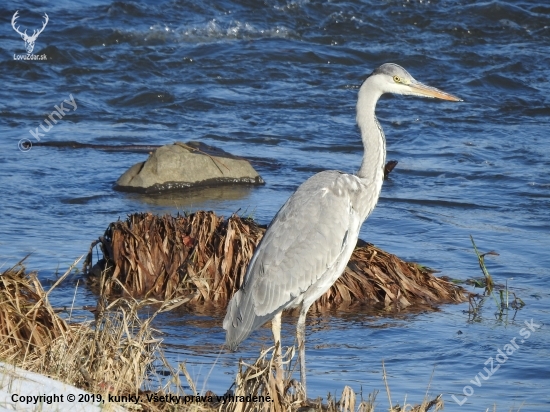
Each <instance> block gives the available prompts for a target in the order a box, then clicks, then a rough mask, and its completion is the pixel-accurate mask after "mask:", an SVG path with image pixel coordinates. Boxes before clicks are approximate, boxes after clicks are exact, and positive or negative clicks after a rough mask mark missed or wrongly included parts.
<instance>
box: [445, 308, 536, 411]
mask: <svg viewBox="0 0 550 412" xmlns="http://www.w3.org/2000/svg"><path fill="white" fill-rule="evenodd" d="M525 326H526V327H525V328H521V329H520V331H519V336H520V337H521V339H519V338H518V337H517V336H515V337H514V338H512V339H510V343H507V344H505V345H504V346H503V348H502V349H500V348H498V349H497V354H496V356H495V357H494V359H493V357H492V356H491V357H489V358H488V359H487V360H486V361H485V362H484V365H486V366H485V367H484V368H483V371H481V372H478V373H477V375H476V376H475V377H474V379H472V380H470V383H471V384H472V385H473V386H477V387H478V388H481V386H482V385H483V382H484V381H486V380H488V379H489V378H490V377H491V376H493V374H494V373H495V372H496V371H497V370H498V369H499V368H500V367H501V366H502V365H504V364H505V363H506V361H507V360H508V357H509V356H512V355H513V354H514V352H515V351H516V350H518V349H519V348H520V344H522V343H524V342H525V341H526V340H527V339H529V337H530V336H531V333H534V332H535V331H536V330H537V329H540V327H541V326H542V325H540V324H536V323H535V322H534V321H533V319H531V320H530V321H525ZM518 340H519V343H518V342H517V341H518ZM484 372H485V373H484ZM473 386H471V385H466V386H464V388H463V389H462V393H463V394H464V397H463V398H462V399H458V398H457V397H456V396H455V395H451V398H453V400H454V401H455V402H456V403H458V405H459V406H462V405H464V403H465V402H466V401H467V400H468V398H469V397H470V396H472V395H473V394H474V387H473Z"/></svg>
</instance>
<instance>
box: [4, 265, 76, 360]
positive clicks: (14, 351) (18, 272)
mask: <svg viewBox="0 0 550 412" xmlns="http://www.w3.org/2000/svg"><path fill="white" fill-rule="evenodd" d="M67 333H69V326H68V325H67V324H66V323H65V321H64V320H62V319H61V318H59V317H58V316H57V314H55V313H54V311H53V309H52V308H51V306H50V304H49V302H48V294H47V293H46V292H44V289H42V285H41V283H40V281H39V280H38V278H37V277H36V274H35V273H29V274H27V273H26V272H25V267H24V266H23V263H22V262H19V263H18V264H17V265H15V266H14V267H12V268H10V269H7V270H5V271H4V272H3V273H2V274H1V275H0V359H3V360H6V361H8V362H11V361H14V360H24V361H26V362H34V361H36V360H39V359H41V358H43V357H44V356H45V354H46V351H47V348H48V344H50V343H51V342H53V341H54V340H56V339H58V338H60V337H61V338H63V337H64V336H66V334H67Z"/></svg>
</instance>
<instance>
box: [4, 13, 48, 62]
mask: <svg viewBox="0 0 550 412" xmlns="http://www.w3.org/2000/svg"><path fill="white" fill-rule="evenodd" d="M18 13H19V10H17V11H16V12H15V13H14V14H13V17H12V18H11V26H12V27H13V29H14V30H15V32H16V33H17V34H19V35H20V36H21V38H22V39H23V41H24V42H25V49H26V50H27V54H14V55H13V60H48V58H47V57H46V55H45V54H40V55H36V54H32V52H33V50H34V45H35V43H36V39H38V36H39V35H40V33H42V32H43V31H44V29H45V28H46V25H47V24H48V21H50V18H49V17H48V15H47V14H46V13H44V23H42V28H41V29H39V30H33V33H32V35H30V36H29V35H28V34H27V29H25V31H23V32H22V31H21V30H19V27H20V26H16V25H15V24H16V21H17V19H18V17H19V16H18Z"/></svg>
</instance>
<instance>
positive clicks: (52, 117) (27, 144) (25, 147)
mask: <svg viewBox="0 0 550 412" xmlns="http://www.w3.org/2000/svg"><path fill="white" fill-rule="evenodd" d="M64 104H66V105H67V107H65V106H64ZM69 106H70V107H72V108H73V112H74V111H76V100H75V99H74V97H73V95H72V94H69V100H63V101H62V102H61V104H60V105H59V106H58V105H55V106H54V109H55V110H54V111H53V112H51V113H50V114H49V115H48V116H47V117H46V118H45V119H44V121H43V122H44V123H45V124H47V125H48V127H47V128H46V127H44V125H43V124H42V122H41V123H40V124H39V125H38V126H39V127H35V128H34V130H33V129H30V130H29V133H30V134H31V136H32V137H34V138H35V139H36V141H37V142H39V141H40V139H41V138H43V137H44V134H43V133H42V132H44V133H48V132H49V131H50V130H52V128H53V126H54V125H56V124H57V122H58V121H60V120H61V119H63V117H64V116H65V115H66V114H67V113H70V111H71V109H70V108H69ZM48 119H49V120H48ZM52 123H53V124H52ZM41 131H42V132H41ZM17 146H18V147H19V150H21V151H22V152H28V151H29V150H31V148H32V142H31V140H30V139H27V138H23V139H21V140H19V143H18V144H17Z"/></svg>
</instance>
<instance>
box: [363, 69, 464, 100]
mask: <svg viewBox="0 0 550 412" xmlns="http://www.w3.org/2000/svg"><path fill="white" fill-rule="evenodd" d="M369 77H370V78H372V80H375V82H376V84H377V85H378V87H379V89H380V91H381V93H394V94H409V95H413V96H423V97H431V98H436V99H443V100H450V101H453V102H460V101H462V99H459V98H458V97H456V96H453V95H452V94H449V93H446V92H444V91H442V90H439V89H436V88H435V87H430V86H427V85H425V84H423V83H420V82H419V81H417V80H415V78H414V77H412V76H411V75H410V74H409V72H407V70H405V69H404V68H403V67H401V66H399V65H397V64H394V63H386V64H383V65H382V66H380V67H378V68H377V69H376V70H374V71H373V72H372V74H371V75H370V76H369Z"/></svg>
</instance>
